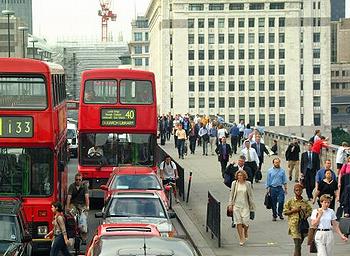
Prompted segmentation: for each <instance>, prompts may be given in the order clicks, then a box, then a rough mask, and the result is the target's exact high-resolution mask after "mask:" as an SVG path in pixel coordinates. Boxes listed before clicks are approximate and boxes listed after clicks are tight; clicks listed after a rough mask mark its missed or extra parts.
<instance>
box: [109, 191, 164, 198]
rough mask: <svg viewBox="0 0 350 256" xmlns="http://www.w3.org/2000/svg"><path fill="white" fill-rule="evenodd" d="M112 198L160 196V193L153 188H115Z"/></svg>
mask: <svg viewBox="0 0 350 256" xmlns="http://www.w3.org/2000/svg"><path fill="white" fill-rule="evenodd" d="M111 197H112V198H128V197H129V198H135V197H137V198H160V197H159V194H158V193H157V192H156V191H153V190H114V191H112V193H111Z"/></svg>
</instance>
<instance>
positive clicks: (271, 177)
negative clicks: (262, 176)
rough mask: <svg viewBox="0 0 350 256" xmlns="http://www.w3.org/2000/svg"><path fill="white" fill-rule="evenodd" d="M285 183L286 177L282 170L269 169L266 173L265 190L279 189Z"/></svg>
mask: <svg viewBox="0 0 350 256" xmlns="http://www.w3.org/2000/svg"><path fill="white" fill-rule="evenodd" d="M286 183H287V176H286V172H285V171H284V169H282V168H279V169H276V168H275V167H271V168H270V169H269V170H268V172H267V179H266V188H271V187H279V186H283V185H284V184H286Z"/></svg>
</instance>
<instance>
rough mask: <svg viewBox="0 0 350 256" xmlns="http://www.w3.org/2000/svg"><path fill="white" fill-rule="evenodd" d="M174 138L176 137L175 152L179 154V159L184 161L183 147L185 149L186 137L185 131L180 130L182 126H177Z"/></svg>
mask: <svg viewBox="0 0 350 256" xmlns="http://www.w3.org/2000/svg"><path fill="white" fill-rule="evenodd" d="M176 136H177V151H178V152H179V158H182V159H184V153H185V152H184V151H185V149H184V147H185V140H186V139H187V136H186V131H185V130H184V129H182V124H179V125H178V126H177V131H176Z"/></svg>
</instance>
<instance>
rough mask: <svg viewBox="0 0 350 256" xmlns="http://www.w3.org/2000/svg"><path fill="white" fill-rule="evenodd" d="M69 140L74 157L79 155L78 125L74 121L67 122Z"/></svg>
mask: <svg viewBox="0 0 350 256" xmlns="http://www.w3.org/2000/svg"><path fill="white" fill-rule="evenodd" d="M67 141H68V144H69V150H70V153H71V154H72V156H73V157H77V156H78V133H77V125H76V124H73V123H67Z"/></svg>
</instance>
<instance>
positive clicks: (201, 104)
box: [198, 97, 205, 108]
mask: <svg viewBox="0 0 350 256" xmlns="http://www.w3.org/2000/svg"><path fill="white" fill-rule="evenodd" d="M198 107H199V108H205V98H203V97H199V98H198Z"/></svg>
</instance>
